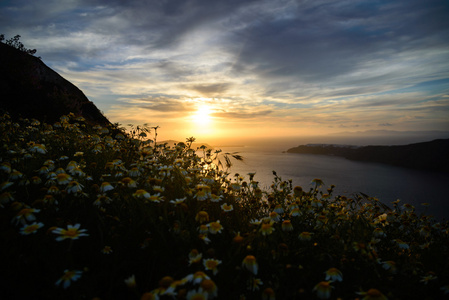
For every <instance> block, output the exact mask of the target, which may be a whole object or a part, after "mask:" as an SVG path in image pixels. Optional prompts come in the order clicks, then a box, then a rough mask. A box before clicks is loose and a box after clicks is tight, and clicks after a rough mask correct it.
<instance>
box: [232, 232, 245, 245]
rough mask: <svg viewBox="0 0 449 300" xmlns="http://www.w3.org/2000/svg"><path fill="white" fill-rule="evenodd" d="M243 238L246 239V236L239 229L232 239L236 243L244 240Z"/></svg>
mask: <svg viewBox="0 0 449 300" xmlns="http://www.w3.org/2000/svg"><path fill="white" fill-rule="evenodd" d="M243 240H244V238H243V237H242V236H241V235H240V231H239V232H237V234H236V235H235V236H234V238H233V239H232V242H233V243H236V244H240V243H241V242H243Z"/></svg>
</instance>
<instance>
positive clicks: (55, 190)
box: [47, 185, 61, 195]
mask: <svg viewBox="0 0 449 300" xmlns="http://www.w3.org/2000/svg"><path fill="white" fill-rule="evenodd" d="M60 192H61V191H60V190H59V188H58V187H57V186H55V185H52V186H51V187H49V188H48V190H47V194H50V195H57V194H59V193H60Z"/></svg>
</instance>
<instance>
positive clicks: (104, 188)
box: [100, 181, 114, 193]
mask: <svg viewBox="0 0 449 300" xmlns="http://www.w3.org/2000/svg"><path fill="white" fill-rule="evenodd" d="M113 189H114V187H113V186H112V185H111V184H110V183H109V182H107V181H104V182H102V183H101V186H100V192H102V193H105V192H107V191H111V190H113Z"/></svg>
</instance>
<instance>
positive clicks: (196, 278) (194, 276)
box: [184, 271, 210, 284]
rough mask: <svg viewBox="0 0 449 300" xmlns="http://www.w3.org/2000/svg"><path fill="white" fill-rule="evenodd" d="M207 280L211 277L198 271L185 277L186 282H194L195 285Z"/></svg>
mask: <svg viewBox="0 0 449 300" xmlns="http://www.w3.org/2000/svg"><path fill="white" fill-rule="evenodd" d="M205 279H210V277H209V276H207V275H206V273H204V272H202V271H197V272H195V273H193V274H189V275H187V276H186V277H184V280H186V281H187V282H192V281H193V283H195V284H200V283H201V282H202V281H203V280H205Z"/></svg>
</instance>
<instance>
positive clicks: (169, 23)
mask: <svg viewBox="0 0 449 300" xmlns="http://www.w3.org/2000/svg"><path fill="white" fill-rule="evenodd" d="M448 15H449V3H448V2H447V1H444V0H430V1H425V2H423V1H420V0H404V1H394V2H391V1H352V0H348V1H345V0H343V1H331V0H317V1H306V0H304V1H284V0H276V1H240V0H239V1H237V0H236V1H209V0H205V1H204V0H197V1H193V0H183V1H181V0H176V1H141V0H132V1H119V0H113V1H105V0H104V1H101V0H98V1H88V0H85V1H82V0H79V1H43V0H35V1H25V0H22V1H20V0H19V1H14V2H7V3H2V4H0V27H1V28H2V30H3V31H4V32H2V33H5V35H6V36H7V37H12V36H13V35H15V34H20V35H21V36H22V40H23V42H24V43H25V46H27V47H29V48H37V49H38V53H37V55H38V56H41V57H42V59H43V61H44V62H45V63H46V64H48V65H49V66H50V67H52V68H54V69H55V70H57V71H58V72H59V73H60V74H61V75H63V76H64V77H66V78H67V79H69V80H70V81H72V82H73V83H75V84H76V85H78V86H79V87H80V88H81V89H82V90H83V91H84V92H85V94H86V95H87V96H88V97H89V98H90V99H91V100H92V101H94V102H95V103H96V104H97V106H99V107H100V109H102V110H103V111H104V112H105V114H106V115H107V116H108V117H109V118H110V119H111V121H113V122H121V123H141V122H148V121H150V122H155V123H158V124H160V125H161V126H162V127H163V128H164V127H165V128H167V130H168V131H169V132H170V133H172V134H174V135H178V134H179V135H185V134H186V132H185V131H186V130H190V131H193V132H192V134H191V135H194V134H195V131H198V128H195V126H193V125H192V126H190V125H186V124H190V123H191V122H192V115H193V113H194V111H195V110H196V109H197V108H198V107H200V106H204V105H206V106H208V107H209V108H210V111H211V116H212V117H214V118H215V120H216V121H215V125H216V127H215V128H211V130H215V133H216V132H218V131H220V130H221V133H222V134H232V132H237V130H238V133H239V134H246V133H250V132H254V130H264V129H263V127H264V126H265V127H266V129H265V132H270V134H279V130H282V131H283V132H284V134H295V133H300V132H305V131H310V130H321V131H323V130H327V131H331V130H338V129H339V128H357V129H358V130H360V129H361V128H362V129H379V128H385V127H386V126H387V127H388V128H391V129H394V130H449V121H448V120H449V18H447V16H448ZM182 124H184V125H182ZM180 127H182V129H181V128H180ZM218 127H220V128H218ZM225 129H226V130H228V131H226V130H225ZM268 129H269V130H268ZM198 133H199V134H200V135H201V134H204V135H206V132H201V131H198Z"/></svg>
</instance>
